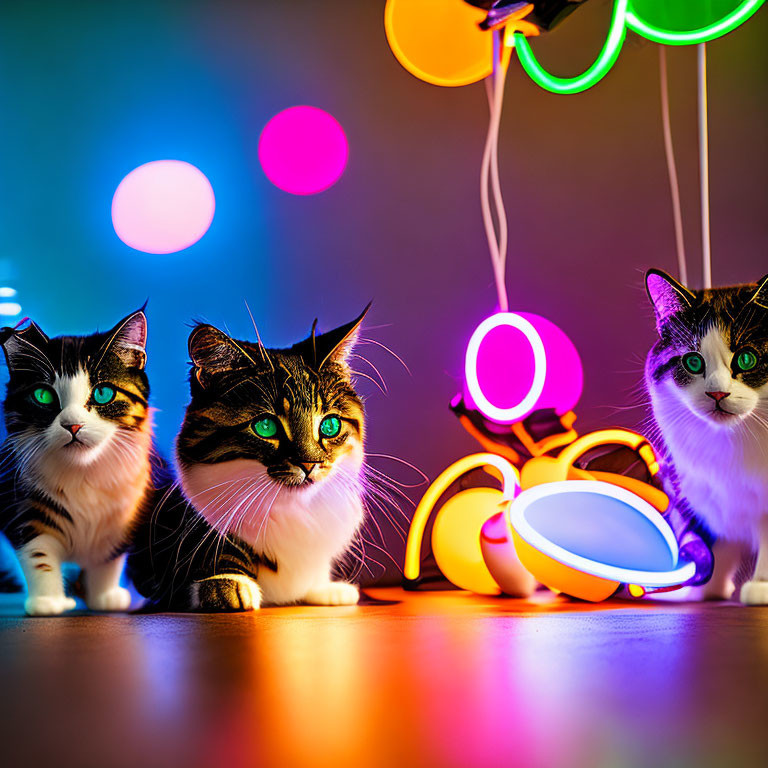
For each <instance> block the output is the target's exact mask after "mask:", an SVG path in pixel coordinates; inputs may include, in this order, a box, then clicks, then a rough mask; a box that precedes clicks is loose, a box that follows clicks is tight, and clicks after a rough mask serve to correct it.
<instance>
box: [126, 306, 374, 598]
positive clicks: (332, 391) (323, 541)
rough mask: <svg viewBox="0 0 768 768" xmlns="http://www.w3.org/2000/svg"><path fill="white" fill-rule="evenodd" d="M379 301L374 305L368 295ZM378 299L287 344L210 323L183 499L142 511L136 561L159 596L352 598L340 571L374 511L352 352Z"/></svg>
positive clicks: (195, 360) (192, 341) (186, 453)
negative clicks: (267, 343)
mask: <svg viewBox="0 0 768 768" xmlns="http://www.w3.org/2000/svg"><path fill="white" fill-rule="evenodd" d="M369 306H370V305H369ZM367 311H368V308H366V310H365V311H364V312H363V314H362V315H360V317H358V318H357V319H356V320H354V321H352V322H351V323H349V324H347V325H344V326H342V327H340V328H337V329H335V330H333V331H330V332H328V333H324V334H321V335H318V334H317V333H316V326H317V321H315V326H314V327H313V329H312V334H311V336H310V337H309V338H308V339H306V340H304V341H302V342H300V343H298V344H295V345H294V346H292V347H290V348H289V349H266V348H264V347H263V346H262V344H261V341H259V342H258V343H256V344H254V343H250V342H247V341H240V340H235V339H232V338H230V337H229V336H228V335H227V334H225V333H224V332H223V331H220V330H218V329H217V328H214V327H213V326H211V325H205V324H200V325H198V326H197V327H195V329H194V330H193V331H192V333H191V335H190V337H189V354H190V358H191V362H192V369H191V373H190V389H191V401H190V403H189V405H188V407H187V411H186V415H185V418H184V423H183V425H182V427H181V431H180V433H179V436H178V440H177V444H176V452H177V463H178V470H179V475H180V484H181V487H182V489H183V493H184V497H185V500H184V501H179V500H174V498H173V495H172V494H171V495H170V496H169V498H168V500H167V501H166V502H165V503H163V504H161V505H160V507H159V508H158V509H157V510H156V511H155V513H154V514H153V515H152V517H151V518H149V519H147V520H145V522H144V525H143V526H142V527H141V529H140V534H139V536H138V537H137V543H136V549H135V551H134V553H133V554H132V555H131V557H130V558H129V572H130V573H131V576H132V578H133V580H134V583H135V584H136V586H137V588H138V589H139V590H140V591H141V592H142V594H144V595H146V596H148V597H149V598H150V601H151V603H152V605H153V606H154V607H156V608H165V609H173V610H199V611H237V610H250V609H256V608H259V606H260V605H262V604H269V605H282V604H288V603H296V602H302V603H308V604H313V605H351V604H354V603H357V601H358V596H359V593H358V589H357V587H356V586H354V585H352V584H348V583H345V582H343V581H334V580H333V579H332V570H333V566H334V564H335V563H336V562H337V560H338V559H339V558H340V557H341V556H342V555H343V554H344V553H345V552H346V551H347V549H348V547H349V546H350V544H351V542H352V540H353V538H354V536H355V534H356V533H357V531H358V528H359V527H360V525H361V523H362V521H363V515H364V507H363V480H362V467H363V438H364V424H365V416H364V410H363V403H362V400H361V398H360V396H359V395H358V394H357V393H356V391H355V388H354V386H353V383H352V372H351V370H350V368H349V365H348V362H347V361H348V357H349V355H350V353H351V350H352V347H353V345H354V343H355V340H356V337H357V332H358V328H359V326H360V323H361V322H362V320H363V318H364V317H365V314H366V312H367Z"/></svg>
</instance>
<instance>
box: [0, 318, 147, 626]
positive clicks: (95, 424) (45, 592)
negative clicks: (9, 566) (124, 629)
mask: <svg viewBox="0 0 768 768" xmlns="http://www.w3.org/2000/svg"><path fill="white" fill-rule="evenodd" d="M146 341H147V320H146V317H145V315H144V312H143V311H141V310H140V311H138V312H134V313H133V314H131V315H129V316H128V317H126V318H125V319H124V320H122V321H121V322H119V323H118V324H117V325H116V326H115V327H114V328H113V329H112V330H111V331H109V332H108V333H95V334H93V335H91V336H60V337H56V338H48V336H46V335H45V334H44V333H43V332H42V331H41V330H40V328H39V327H38V326H37V325H35V324H34V323H31V324H29V325H28V326H26V327H25V328H23V329H11V328H4V329H2V331H1V332H0V343H2V346H3V350H4V352H5V358H6V361H7V363H8V370H9V373H10V380H9V382H8V388H7V395H6V399H5V424H6V429H7V437H6V439H5V442H4V443H3V457H4V462H3V470H4V471H3V477H2V501H3V504H2V508H0V530H2V532H3V533H4V534H5V535H6V536H7V537H8V539H9V540H10V542H11V544H12V545H13V547H14V549H15V550H16V553H17V555H18V558H19V562H20V565H21V569H22V571H23V574H24V578H25V580H26V582H27V589H28V598H27V600H26V603H25V609H26V612H27V613H28V614H32V615H53V614H60V613H62V612H64V611H66V610H69V609H71V608H74V606H75V601H74V600H73V599H72V598H71V597H68V596H67V595H66V593H65V589H64V584H63V580H62V572H61V564H62V562H64V561H74V562H76V563H78V564H79V565H80V566H81V567H82V568H83V570H84V576H83V582H84V583H83V586H84V589H85V600H86V603H87V605H88V607H90V608H92V609H94V610H100V611H122V610H126V609H127V608H128V607H129V605H130V602H131V596H130V593H129V592H128V590H126V589H124V588H123V587H121V586H120V577H121V574H122V571H123V564H124V561H125V554H124V553H125V550H126V547H127V544H128V540H129V538H130V534H131V528H132V525H133V524H134V522H135V520H136V519H137V518H138V517H139V514H140V512H141V510H142V505H144V504H145V503H148V501H149V497H150V494H151V482H150V474H151V473H150V453H151V447H152V428H151V423H150V418H149V411H148V405H147V398H148V395H149V386H148V383H147V376H146V374H145V372H144V364H145V361H146Z"/></svg>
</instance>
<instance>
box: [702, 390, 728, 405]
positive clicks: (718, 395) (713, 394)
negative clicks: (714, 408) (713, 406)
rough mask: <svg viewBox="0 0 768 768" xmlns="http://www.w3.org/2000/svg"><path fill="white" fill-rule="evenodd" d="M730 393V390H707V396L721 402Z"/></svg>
mask: <svg viewBox="0 0 768 768" xmlns="http://www.w3.org/2000/svg"><path fill="white" fill-rule="evenodd" d="M730 394H731V393H730V392H707V397H711V398H712V399H713V400H714V401H715V402H716V403H719V402H720V401H721V400H725V398H726V397H728V395H730Z"/></svg>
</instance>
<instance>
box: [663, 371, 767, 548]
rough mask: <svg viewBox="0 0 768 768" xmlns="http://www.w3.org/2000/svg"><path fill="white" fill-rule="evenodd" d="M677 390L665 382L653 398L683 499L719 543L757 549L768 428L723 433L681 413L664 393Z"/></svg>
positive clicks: (742, 427)
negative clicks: (746, 545) (726, 542)
mask: <svg viewBox="0 0 768 768" xmlns="http://www.w3.org/2000/svg"><path fill="white" fill-rule="evenodd" d="M672 386H674V384H672V383H671V382H665V383H663V384H662V385H661V386H660V387H659V388H658V389H656V390H655V391H654V390H653V389H652V390H651V396H652V400H653V406H654V415H655V417H656V421H657V422H658V424H659V427H660V428H661V431H662V434H663V435H664V440H665V442H666V444H667V446H668V448H669V450H670V452H671V455H672V458H673V461H674V465H675V470H676V473H677V476H678V480H679V483H680V490H681V492H682V494H683V496H684V497H685V498H686V499H687V500H688V501H689V502H690V504H691V507H692V508H693V510H694V511H695V512H696V514H697V515H698V516H699V517H700V518H701V519H702V520H704V522H705V523H706V524H707V525H708V527H709V528H710V529H711V531H712V532H713V533H714V534H715V535H716V536H717V537H718V538H723V539H727V540H730V541H741V542H747V543H748V544H749V545H750V546H751V547H753V548H756V547H757V543H758V523H759V520H760V518H761V517H762V516H764V515H766V514H768V428H766V427H765V426H763V425H762V424H761V423H759V422H758V421H757V420H752V421H751V423H746V422H745V423H741V424H737V425H736V426H735V427H733V428H732V429H724V428H722V427H719V426H718V425H711V424H708V423H707V422H706V421H704V420H702V419H699V418H697V417H696V416H694V415H693V414H685V413H681V406H680V403H679V401H677V399H676V398H674V397H673V396H672V393H671V392H666V391H665V388H669V387H672Z"/></svg>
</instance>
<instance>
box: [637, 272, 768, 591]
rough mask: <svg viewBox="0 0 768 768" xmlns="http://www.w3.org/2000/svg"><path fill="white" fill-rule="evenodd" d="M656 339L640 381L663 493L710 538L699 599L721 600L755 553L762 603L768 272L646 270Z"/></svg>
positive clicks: (767, 478)
mask: <svg viewBox="0 0 768 768" xmlns="http://www.w3.org/2000/svg"><path fill="white" fill-rule="evenodd" d="M646 287H647V290H648V295H649V297H650V299H651V302H652V304H653V308H654V311H655V314H656V324H657V329H658V333H659V339H658V341H657V342H656V345H655V346H654V347H653V349H652V350H651V352H650V353H649V355H648V358H647V361H646V368H645V380H646V386H647V388H648V392H649V394H650V398H651V404H652V407H653V417H654V420H655V423H656V425H657V427H658V433H659V434H658V436H659V437H660V439H661V441H662V443H663V446H664V449H665V453H666V455H667V458H668V460H669V463H670V464H671V473H670V478H669V486H670V487H669V490H670V492H671V494H672V495H673V496H674V497H676V498H678V499H680V501H681V504H683V505H687V506H688V507H689V508H690V513H691V516H692V520H693V523H694V525H697V526H698V527H699V529H700V532H701V533H702V534H703V535H704V537H705V538H706V539H708V540H709V541H710V542H711V543H714V559H715V562H714V572H713V574H712V578H711V579H710V581H709V583H708V584H706V585H705V586H704V587H702V588H701V593H702V596H703V597H706V598H718V599H727V598H729V597H730V596H731V595H732V594H733V592H734V590H735V581H734V579H735V575H736V572H737V571H738V570H739V568H740V566H741V565H742V563H743V562H749V559H750V557H751V556H754V555H755V554H757V564H756V567H755V571H754V574H753V575H752V577H751V580H750V581H747V582H746V583H745V584H744V585H743V586H742V588H741V601H742V602H743V603H746V604H753V605H765V604H768V276H766V277H764V278H763V279H762V280H761V281H760V282H759V283H757V284H753V285H741V286H736V287H733V288H717V289H713V290H705V291H691V290H689V289H687V288H686V287H684V286H683V285H681V284H680V283H678V282H677V281H676V280H674V279H673V278H671V277H670V276H669V275H667V274H665V273H664V272H660V271H659V270H655V269H652V270H650V271H649V272H648V274H647V275H646Z"/></svg>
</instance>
